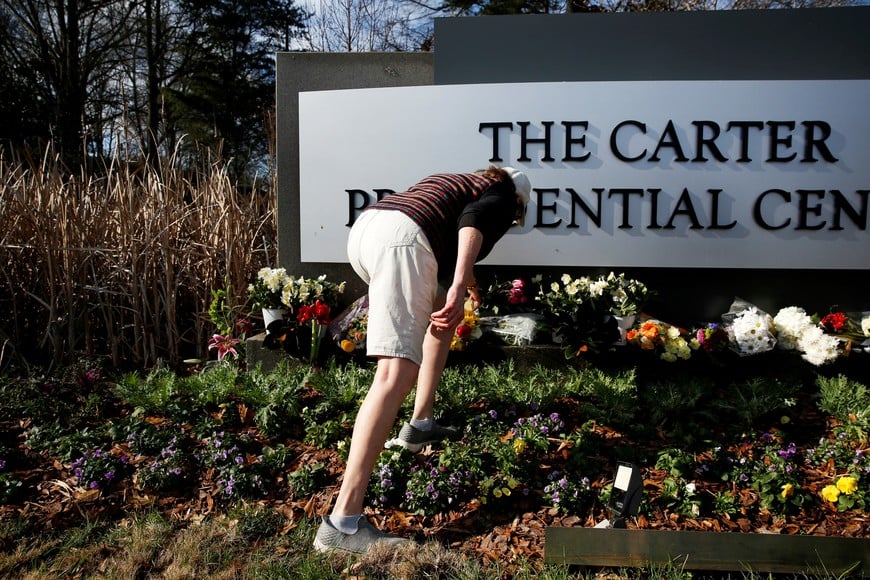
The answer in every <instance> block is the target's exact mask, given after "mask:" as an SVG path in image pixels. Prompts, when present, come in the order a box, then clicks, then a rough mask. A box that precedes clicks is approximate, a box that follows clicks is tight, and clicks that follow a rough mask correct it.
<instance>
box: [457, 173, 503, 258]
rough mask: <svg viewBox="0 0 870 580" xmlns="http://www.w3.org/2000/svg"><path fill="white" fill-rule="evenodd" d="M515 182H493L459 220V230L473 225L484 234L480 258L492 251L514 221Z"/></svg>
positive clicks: (469, 205) (463, 212)
mask: <svg viewBox="0 0 870 580" xmlns="http://www.w3.org/2000/svg"><path fill="white" fill-rule="evenodd" d="M512 185H513V184H511V183H505V182H500V183H496V184H493V185H492V186H491V187H490V188H489V189H487V190H486V191H485V192H483V194H481V196H480V197H479V198H478V199H476V200H475V201H473V202H471V203H469V204H468V205H467V206H465V209H464V210H463V211H462V213H461V214H460V215H459V220H458V221H457V230H458V229H462V228H464V227H473V228H476V229H478V230H480V232H481V233H482V234H483V245H482V246H481V248H480V253H479V254H478V255H477V259H478V260H482V259H484V258H485V257H486V256H487V255H488V254H489V253H490V251H492V248H493V246H495V243H496V242H497V241H499V240H500V239H501V238H502V236H504V235H505V233H506V232H507V231H508V229H509V228H510V227H511V225H512V224H513V222H514V218H515V217H516V210H517V196H516V193H515V192H514V189H513V187H512Z"/></svg>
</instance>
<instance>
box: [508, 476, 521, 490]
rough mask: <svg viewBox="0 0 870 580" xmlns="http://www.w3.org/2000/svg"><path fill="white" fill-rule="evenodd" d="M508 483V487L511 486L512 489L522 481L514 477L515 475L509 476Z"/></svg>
mask: <svg viewBox="0 0 870 580" xmlns="http://www.w3.org/2000/svg"><path fill="white" fill-rule="evenodd" d="M507 484H508V487H509V488H511V489H516V488H517V486H518V485H519V484H520V482H519V481H517V480H516V479H514V478H513V477H509V478H508V481H507Z"/></svg>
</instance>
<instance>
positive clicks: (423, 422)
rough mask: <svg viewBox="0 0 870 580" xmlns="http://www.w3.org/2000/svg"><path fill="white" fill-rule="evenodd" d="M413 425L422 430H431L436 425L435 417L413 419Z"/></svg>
mask: <svg viewBox="0 0 870 580" xmlns="http://www.w3.org/2000/svg"><path fill="white" fill-rule="evenodd" d="M411 427H414V428H415V429H419V430H420V431H431V430H432V429H433V428H434V427H435V419H432V418H431V417H430V418H428V419H411Z"/></svg>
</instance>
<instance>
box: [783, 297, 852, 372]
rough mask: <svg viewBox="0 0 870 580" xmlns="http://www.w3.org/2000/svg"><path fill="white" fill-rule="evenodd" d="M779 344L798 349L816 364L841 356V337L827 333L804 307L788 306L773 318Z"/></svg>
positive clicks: (806, 358) (790, 348)
mask: <svg viewBox="0 0 870 580" xmlns="http://www.w3.org/2000/svg"><path fill="white" fill-rule="evenodd" d="M773 323H774V326H775V328H776V335H777V340H778V343H777V346H778V347H779V348H781V349H783V350H797V351H800V352H801V357H803V359H804V360H805V361H807V362H809V363H811V364H814V365H816V366H819V365H823V364H826V363H829V362H832V361H834V360H835V359H836V358H837V357H838V356H840V339H839V338H836V337H834V336H830V335H827V334H825V332H824V330H823V328H822V327H821V326H819V325H818V324H816V323H815V322H814V321H813V319H812V317H810V316H809V315H808V314H807V313H806V312H805V311H804V309H803V308H800V307H797V306H788V307H786V308H783V309H781V310H780V311H779V312H778V313H777V314H776V316H775V317H774V318H773Z"/></svg>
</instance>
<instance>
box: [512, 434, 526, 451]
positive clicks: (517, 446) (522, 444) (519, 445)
mask: <svg viewBox="0 0 870 580" xmlns="http://www.w3.org/2000/svg"><path fill="white" fill-rule="evenodd" d="M525 450H526V440H525V439H523V438H522V437H518V438H516V439H514V453H516V454H517V455H522V453H523V451H525Z"/></svg>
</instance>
